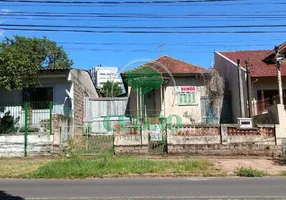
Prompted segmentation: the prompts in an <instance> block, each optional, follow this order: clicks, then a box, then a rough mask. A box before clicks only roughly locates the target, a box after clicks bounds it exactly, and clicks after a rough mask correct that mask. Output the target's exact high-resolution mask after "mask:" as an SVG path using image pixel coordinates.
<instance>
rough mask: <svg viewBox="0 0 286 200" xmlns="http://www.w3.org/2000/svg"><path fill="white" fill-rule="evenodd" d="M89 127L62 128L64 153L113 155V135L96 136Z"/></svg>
mask: <svg viewBox="0 0 286 200" xmlns="http://www.w3.org/2000/svg"><path fill="white" fill-rule="evenodd" d="M91 130H92V129H91V126H88V125H85V126H62V127H61V145H62V149H63V150H64V152H66V153H72V154H76V155H101V154H106V153H108V154H112V153H113V143H114V136H113V134H98V133H97V134H96V133H93V132H92V131H91Z"/></svg>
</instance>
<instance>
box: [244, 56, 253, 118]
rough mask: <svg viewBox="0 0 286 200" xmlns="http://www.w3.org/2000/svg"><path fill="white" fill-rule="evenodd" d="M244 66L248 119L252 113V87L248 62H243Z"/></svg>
mask: <svg viewBox="0 0 286 200" xmlns="http://www.w3.org/2000/svg"><path fill="white" fill-rule="evenodd" d="M245 65H246V72H247V94H248V112H249V118H251V117H252V116H253V111H252V87H251V84H252V83H251V75H250V68H249V62H248V60H246V61H245Z"/></svg>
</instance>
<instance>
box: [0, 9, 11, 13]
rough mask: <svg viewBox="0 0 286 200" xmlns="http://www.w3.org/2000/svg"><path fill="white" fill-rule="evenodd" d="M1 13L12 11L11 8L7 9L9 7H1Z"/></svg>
mask: <svg viewBox="0 0 286 200" xmlns="http://www.w3.org/2000/svg"><path fill="white" fill-rule="evenodd" d="M0 12H1V13H4V14H5V13H9V12H12V10H9V9H2V10H0Z"/></svg>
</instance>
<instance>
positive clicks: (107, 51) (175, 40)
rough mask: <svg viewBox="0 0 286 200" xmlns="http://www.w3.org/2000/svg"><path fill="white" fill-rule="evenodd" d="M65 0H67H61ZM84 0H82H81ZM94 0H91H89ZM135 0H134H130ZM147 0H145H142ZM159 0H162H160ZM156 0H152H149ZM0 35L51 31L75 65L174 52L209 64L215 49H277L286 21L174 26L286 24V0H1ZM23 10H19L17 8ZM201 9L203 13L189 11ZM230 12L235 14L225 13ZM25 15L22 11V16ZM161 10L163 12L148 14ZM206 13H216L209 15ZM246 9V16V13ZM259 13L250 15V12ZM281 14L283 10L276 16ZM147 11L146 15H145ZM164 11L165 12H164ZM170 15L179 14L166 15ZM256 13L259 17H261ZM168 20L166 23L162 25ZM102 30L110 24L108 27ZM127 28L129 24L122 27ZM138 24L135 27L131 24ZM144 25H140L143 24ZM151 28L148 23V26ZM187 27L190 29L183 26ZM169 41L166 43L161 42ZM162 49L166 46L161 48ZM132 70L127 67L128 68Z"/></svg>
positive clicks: (117, 63) (117, 62) (87, 66)
mask: <svg viewBox="0 0 286 200" xmlns="http://www.w3.org/2000/svg"><path fill="white" fill-rule="evenodd" d="M59 1H62V0H59ZM77 1H78V0H77ZM86 1H91V0H86ZM114 1H119V0H114ZM126 1H130V0H126ZM142 1H143V0H142ZM154 1H155V0H154ZM157 1H159V0H157ZM149 2H150V1H149ZM0 10H1V13H0V14H1V15H0V17H1V18H0V40H1V39H4V37H5V36H7V37H11V36H13V35H15V34H17V35H22V36H27V37H32V36H35V37H41V36H47V37H48V38H49V39H51V40H54V41H56V42H58V43H59V45H62V46H63V48H64V49H65V50H66V51H67V53H68V54H69V56H70V58H71V59H72V60H73V61H74V66H73V67H75V68H82V69H90V68H91V67H93V66H97V65H103V66H116V67H119V68H121V67H122V66H124V65H125V64H126V63H128V62H130V61H132V60H135V59H141V58H147V59H155V58H157V57H159V56H160V55H169V56H172V57H175V58H177V59H180V60H183V61H186V62H189V63H192V64H195V65H198V66H201V67H204V68H208V67H210V65H211V63H212V62H213V59H214V58H213V52H214V50H217V51H229V50H247V49H272V48H273V47H274V45H278V44H280V43H282V42H284V41H285V39H286V37H285V36H286V32H285V33H278V32H277V31H286V28H285V27H279V28H276V27H274V28H263V27H260V28H249V27H248V28H220V29H205V28H197V29H189V30H186V31H199V32H202V33H196V34H190V33H188V34H178V33H175V32H176V31H180V29H174V26H213V25H217V26H220V25H222V26H229V25H273V24H274V25H285V24H286V15H285V13H286V3H285V1H284V0H271V1H269V0H237V1H233V2H225V1H221V2H188V3H176V4H175V3H174V4H151V3H149V4H115V5H113V4H108V5H103V4H100V5H99V4H97V5H95V4H90V5H84V4H80V5H67V4H43V3H41V4H36V3H32V4H29V3H12V2H6V3H4V2H0ZM15 12H16V13H17V12H22V14H19V13H18V16H13V15H14V14H13V13H15ZM33 12H48V13H50V14H56V13H81V14H82V15H83V14H84V13H101V14H108V15H113V16H114V17H106V18H104V17H100V18H99V17H93V18H88V17H86V18H84V17H79V16H78V17H66V18H64V17H57V18H55V17H45V16H44V17H43V16H41V17H40V16H31V14H32V13H33ZM120 13H121V14H124V15H128V14H134V15H136V16H137V17H122V18H120V17H118V15H119V14H120ZM194 14H197V15H198V17H189V18H186V16H187V15H194ZM225 14H229V15H231V16H222V15H225ZM21 15H22V16H21ZM146 15H157V16H161V18H160V19H159V18H146ZM206 15H214V16H212V17H207V16H206ZM241 15H243V16H241ZM250 15H251V16H254V17H247V16H250ZM274 15H277V16H274ZM139 16H141V17H139ZM162 16H163V17H162ZM164 16H177V17H169V18H164ZM255 16H256V17H255ZM1 24H2V25H3V24H14V25H16V24H18V25H19V24H22V25H44V26H50V25H60V26H64V25H71V26H100V27H105V28H106V29H108V30H121V29H114V28H110V29H109V27H112V26H113V27H114V26H124V27H126V26H136V27H137V26H138V27H145V26H152V27H153V26H154V27H157V28H153V29H148V30H152V31H160V30H163V31H168V30H170V31H172V32H173V33H168V34H158V33H153V34H149V33H148V34H146V33H144V34H126V33H75V32H60V31H58V32H37V31H14V30H5V31H4V32H3V30H2V31H1V28H3V26H1ZM160 26H164V27H165V28H160ZM102 30H105V29H104V28H103V29H102ZM122 30H125V29H122ZM128 30H132V29H128ZM139 30H140V29H139ZM143 30H145V29H143ZM181 30H185V29H181ZM257 30H258V31H273V33H263V34H261V33H260V34H255V33H250V34H241V33H239V34H238V33H236V34H234V33H227V34H226V33H212V34H209V33H205V32H208V31H257ZM161 44H164V46H163V48H162V49H160V48H158V46H159V45H161ZM161 50H162V52H161ZM125 70H126V69H125Z"/></svg>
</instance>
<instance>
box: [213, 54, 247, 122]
mask: <svg viewBox="0 0 286 200" xmlns="http://www.w3.org/2000/svg"><path fill="white" fill-rule="evenodd" d="M214 56H215V67H214V68H215V69H216V70H217V71H218V73H219V75H220V76H221V77H222V78H223V79H224V80H225V86H226V89H227V90H228V91H231V104H232V118H233V120H234V122H237V121H236V120H237V118H239V117H241V114H240V112H241V111H240V102H239V86H238V72H237V65H236V63H235V62H233V61H231V60H229V59H228V58H226V57H224V56H223V55H221V54H220V53H219V52H215V53H214ZM242 62H243V61H241V63H242ZM246 76H247V74H246V72H245V71H243V70H242V83H243V91H244V105H245V107H244V110H245V115H246V116H248V111H247V85H246V80H247V79H246Z"/></svg>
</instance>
